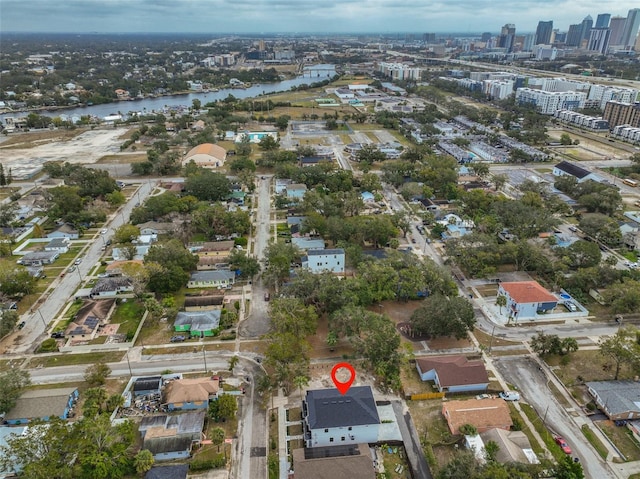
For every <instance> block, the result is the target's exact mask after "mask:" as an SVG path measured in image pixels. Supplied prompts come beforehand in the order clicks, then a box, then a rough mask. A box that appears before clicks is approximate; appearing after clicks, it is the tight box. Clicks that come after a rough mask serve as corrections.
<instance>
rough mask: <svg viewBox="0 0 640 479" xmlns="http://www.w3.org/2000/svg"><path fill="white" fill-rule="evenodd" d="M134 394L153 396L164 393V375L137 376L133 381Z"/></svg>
mask: <svg viewBox="0 0 640 479" xmlns="http://www.w3.org/2000/svg"><path fill="white" fill-rule="evenodd" d="M132 390H133V395H134V396H152V395H160V394H162V376H148V377H143V378H137V379H136V380H135V382H134V383H133V388H132Z"/></svg>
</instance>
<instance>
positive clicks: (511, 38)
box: [498, 23, 516, 53]
mask: <svg viewBox="0 0 640 479" xmlns="http://www.w3.org/2000/svg"><path fill="white" fill-rule="evenodd" d="M515 38H516V26H515V25H514V24H513V23H507V24H505V25H504V26H503V27H502V29H501V30H500V38H499V40H498V46H499V47H500V48H504V49H505V50H506V51H507V53H511V52H512V51H513V44H514V43H515Z"/></svg>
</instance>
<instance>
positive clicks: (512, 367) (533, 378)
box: [493, 357, 616, 479]
mask: <svg viewBox="0 0 640 479" xmlns="http://www.w3.org/2000/svg"><path fill="white" fill-rule="evenodd" d="M493 363H494V365H495V366H496V368H497V369H498V371H499V372H500V374H501V375H502V377H503V378H504V379H505V381H507V382H508V383H510V384H513V385H515V386H516V387H517V388H518V390H519V391H520V394H521V395H522V398H523V400H525V401H526V402H527V403H529V404H530V405H531V406H533V407H534V408H535V410H536V412H537V413H538V415H539V416H540V417H541V418H542V420H543V421H544V423H545V425H546V426H547V427H548V428H549V429H550V430H551V431H552V432H553V433H555V434H556V435H560V436H562V437H564V439H565V440H566V441H567V443H568V444H569V446H570V447H571V449H572V450H573V454H572V456H573V457H578V458H579V459H580V462H581V463H582V467H583V468H584V471H585V475H586V477H587V478H590V479H607V478H615V477H616V476H615V475H613V474H612V472H611V471H610V470H609V468H608V467H607V465H606V464H605V463H604V462H603V461H602V459H601V458H600V456H598V455H597V454H596V453H595V452H594V450H593V448H592V447H591V445H590V444H589V442H588V441H587V439H586V438H585V436H584V434H583V433H582V431H581V430H580V428H579V427H578V426H577V424H576V422H575V421H574V420H573V418H572V416H570V414H569V412H567V410H566V409H565V407H564V406H562V405H561V404H559V403H558V401H557V400H556V399H555V397H554V395H553V392H552V391H551V390H550V389H549V387H548V385H547V376H546V375H545V374H544V372H543V371H540V370H539V369H538V364H537V363H536V362H535V361H533V360H532V359H531V358H528V357H504V358H496V359H494V360H493Z"/></svg>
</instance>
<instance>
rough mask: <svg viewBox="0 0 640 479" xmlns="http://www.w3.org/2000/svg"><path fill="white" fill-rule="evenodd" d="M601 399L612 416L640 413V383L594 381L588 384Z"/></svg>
mask: <svg viewBox="0 0 640 479" xmlns="http://www.w3.org/2000/svg"><path fill="white" fill-rule="evenodd" d="M586 384H587V387H588V388H589V389H590V390H592V391H594V392H595V393H596V394H597V395H598V397H599V398H600V403H601V404H602V405H603V406H604V407H605V408H606V410H607V411H608V413H609V415H610V416H615V415H617V414H622V413H626V412H630V411H636V412H640V382H636V381H594V382H589V383H586Z"/></svg>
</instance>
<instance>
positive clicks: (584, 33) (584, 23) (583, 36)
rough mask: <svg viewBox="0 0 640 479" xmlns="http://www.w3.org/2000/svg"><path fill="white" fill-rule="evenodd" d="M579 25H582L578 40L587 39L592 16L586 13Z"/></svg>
mask: <svg viewBox="0 0 640 479" xmlns="http://www.w3.org/2000/svg"><path fill="white" fill-rule="evenodd" d="M580 25H582V29H581V30H582V33H581V37H580V41H582V40H588V39H589V33H590V32H591V28H592V27H593V18H591V15H587V16H586V17H584V20H582V23H581V24H580Z"/></svg>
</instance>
